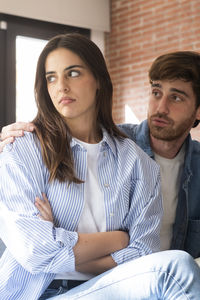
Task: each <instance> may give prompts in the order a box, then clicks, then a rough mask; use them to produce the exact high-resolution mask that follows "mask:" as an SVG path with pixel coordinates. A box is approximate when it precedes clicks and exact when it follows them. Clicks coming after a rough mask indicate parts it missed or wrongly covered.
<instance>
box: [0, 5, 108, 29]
mask: <svg viewBox="0 0 200 300" xmlns="http://www.w3.org/2000/svg"><path fill="white" fill-rule="evenodd" d="M109 2H110V1H109V0H0V13H5V14H11V15H16V16H20V17H26V18H32V19H37V20H43V21H48V22H55V23H59V24H65V25H71V26H78V27H83V28H89V29H91V30H96V31H103V32H105V31H109V30H110V4H109Z"/></svg>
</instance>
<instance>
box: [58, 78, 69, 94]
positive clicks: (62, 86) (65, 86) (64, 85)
mask: <svg viewBox="0 0 200 300" xmlns="http://www.w3.org/2000/svg"><path fill="white" fill-rule="evenodd" d="M58 89H59V91H60V92H68V91H69V90H70V87H69V83H68V82H67V79H65V78H60V79H59V81H58Z"/></svg>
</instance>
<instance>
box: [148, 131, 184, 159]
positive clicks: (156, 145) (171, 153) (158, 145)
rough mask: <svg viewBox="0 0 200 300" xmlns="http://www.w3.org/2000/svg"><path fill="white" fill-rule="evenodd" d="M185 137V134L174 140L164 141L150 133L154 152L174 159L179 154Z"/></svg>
mask: <svg viewBox="0 0 200 300" xmlns="http://www.w3.org/2000/svg"><path fill="white" fill-rule="evenodd" d="M185 139H186V137H185V136H183V137H181V138H179V139H176V140H173V141H163V140H160V139H156V138H154V137H153V136H152V135H150V142H151V148H152V150H153V152H155V153H156V154H158V155H160V156H162V157H165V158H168V159H172V158H174V157H175V156H176V155H177V153H178V152H179V150H180V149H181V147H182V145H183V143H184V141H185Z"/></svg>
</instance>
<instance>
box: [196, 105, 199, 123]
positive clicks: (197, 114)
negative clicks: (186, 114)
mask: <svg viewBox="0 0 200 300" xmlns="http://www.w3.org/2000/svg"><path fill="white" fill-rule="evenodd" d="M196 119H197V120H200V105H199V107H198V108H197V111H196Z"/></svg>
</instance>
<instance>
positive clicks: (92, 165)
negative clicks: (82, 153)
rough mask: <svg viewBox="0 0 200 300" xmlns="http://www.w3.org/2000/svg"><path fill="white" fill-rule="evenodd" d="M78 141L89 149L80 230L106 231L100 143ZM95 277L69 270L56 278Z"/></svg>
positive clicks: (83, 231)
mask: <svg viewBox="0 0 200 300" xmlns="http://www.w3.org/2000/svg"><path fill="white" fill-rule="evenodd" d="M76 141H77V142H78V143H79V144H81V145H82V146H83V147H84V148H85V149H86V150H87V175H86V181H85V189H84V208H83V212H82V215H81V218H80V221H79V224H78V229H77V231H78V232H81V233H92V232H99V231H101V232H102V231H106V215H105V208H104V198H103V193H102V191H101V190H100V187H99V183H98V172H97V171H98V170H97V168H98V163H97V162H98V156H99V149H100V143H98V144H88V143H85V142H82V141H80V140H77V139H76ZM92 277H94V276H93V275H91V274H84V273H80V272H76V271H75V272H68V273H62V274H57V275H56V277H55V279H68V280H88V279H90V278H92Z"/></svg>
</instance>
